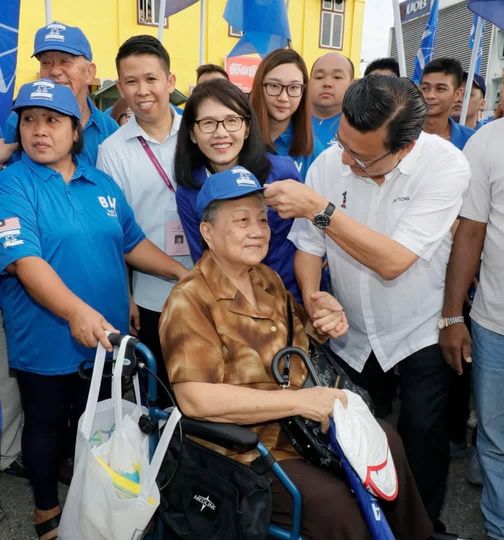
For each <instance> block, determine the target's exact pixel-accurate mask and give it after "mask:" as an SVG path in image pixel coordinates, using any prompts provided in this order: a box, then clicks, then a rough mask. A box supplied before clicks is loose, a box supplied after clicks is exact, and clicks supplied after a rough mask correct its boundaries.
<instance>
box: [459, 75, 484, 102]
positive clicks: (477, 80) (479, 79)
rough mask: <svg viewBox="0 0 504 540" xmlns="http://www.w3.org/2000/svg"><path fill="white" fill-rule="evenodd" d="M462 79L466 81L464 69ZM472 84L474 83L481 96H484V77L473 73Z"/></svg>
mask: <svg viewBox="0 0 504 540" xmlns="http://www.w3.org/2000/svg"><path fill="white" fill-rule="evenodd" d="M464 81H467V71H464ZM473 85H476V86H477V87H478V88H479V89H480V90H481V91H482V92H483V97H485V95H486V84H485V79H484V78H483V77H482V76H481V75H478V74H477V73H475V74H474V79H473Z"/></svg>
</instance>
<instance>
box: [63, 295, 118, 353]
mask: <svg viewBox="0 0 504 540" xmlns="http://www.w3.org/2000/svg"><path fill="white" fill-rule="evenodd" d="M68 324H69V325H70V331H71V333H72V336H73V337H74V338H75V339H76V340H77V341H78V342H79V343H80V344H81V345H84V346H85V347H91V348H94V347H96V346H97V345H98V342H100V343H101V344H102V345H103V347H104V348H105V349H106V350H107V351H112V349H113V347H112V344H111V343H110V341H109V339H108V337H107V334H106V333H105V331H109V332H115V333H119V330H116V329H115V328H114V327H113V326H112V325H111V324H110V323H108V322H107V321H106V320H105V318H104V317H103V315H101V314H100V313H98V312H97V311H96V310H94V309H93V308H92V307H90V306H88V305H87V304H85V303H84V302H82V304H80V305H79V306H78V307H77V308H76V309H75V310H74V311H73V312H72V313H71V314H70V316H69V317H68Z"/></svg>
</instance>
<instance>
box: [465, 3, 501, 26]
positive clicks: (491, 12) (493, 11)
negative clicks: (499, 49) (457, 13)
mask: <svg viewBox="0 0 504 540" xmlns="http://www.w3.org/2000/svg"><path fill="white" fill-rule="evenodd" d="M467 7H468V8H469V9H470V10H471V11H472V12H473V13H476V15H479V16H480V17H483V19H486V20H487V21H490V22H491V23H493V24H495V26H498V27H499V28H500V29H501V30H504V2H503V1H502V0H468V2H467Z"/></svg>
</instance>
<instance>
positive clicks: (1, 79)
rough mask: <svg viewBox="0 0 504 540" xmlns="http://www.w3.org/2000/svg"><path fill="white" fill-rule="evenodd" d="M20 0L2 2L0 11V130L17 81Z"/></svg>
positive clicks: (7, 113) (9, 108)
mask: <svg viewBox="0 0 504 540" xmlns="http://www.w3.org/2000/svg"><path fill="white" fill-rule="evenodd" d="M19 3H20V0H8V1H5V2H2V8H1V9H0V129H2V130H3V127H4V125H5V120H6V118H7V116H8V115H9V112H10V110H11V107H12V93H13V91H14V82H15V80H16V61H17V51H18V29H19Z"/></svg>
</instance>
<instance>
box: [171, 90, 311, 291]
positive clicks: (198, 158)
mask: <svg viewBox="0 0 504 540" xmlns="http://www.w3.org/2000/svg"><path fill="white" fill-rule="evenodd" d="M237 165H241V166H243V167H245V168H246V169H248V170H249V171H251V172H252V173H253V174H254V175H255V176H256V178H258V179H259V181H260V182H261V184H265V183H270V182H274V181H276V180H286V179H289V178H290V179H293V180H297V181H302V180H301V177H300V175H299V173H298V171H297V169H296V167H295V165H294V163H293V162H292V161H291V160H290V159H288V158H285V157H281V156H277V155H274V154H271V153H267V152H266V150H265V146H264V142H263V140H262V137H261V133H260V131H259V127H258V123H257V118H256V116H255V114H254V112H253V110H252V108H251V107H250V104H249V101H248V99H247V96H246V95H245V94H244V93H243V92H242V91H241V90H239V89H238V88H237V87H236V86H234V85H233V84H231V83H230V82H229V81H226V80H224V79H214V80H211V81H208V82H204V83H201V84H199V85H198V86H196V88H195V89H194V91H193V93H192V95H191V97H190V98H189V100H188V102H187V103H186V106H185V110H184V116H183V117H182V122H181V124H180V129H179V133H178V139H177V149H176V152H175V165H174V167H175V179H176V181H177V191H176V194H175V196H176V200H177V209H178V213H179V216H180V220H181V222H182V226H183V228H184V231H185V233H186V236H187V241H188V243H189V249H190V253H191V257H192V259H193V261H194V262H195V263H196V262H197V261H198V260H199V259H200V258H201V255H202V254H203V245H202V243H201V235H200V232H199V216H198V215H197V212H196V197H197V195H198V192H199V190H200V188H201V186H202V185H203V182H204V181H205V180H206V178H207V177H208V176H209V175H210V174H213V173H216V172H220V171H223V170H227V169H231V168H232V167H234V166H237ZM268 221H269V226H270V228H271V240H270V244H269V251H268V255H267V256H266V258H265V259H264V261H263V262H264V263H265V264H267V265H268V266H270V267H271V268H273V270H276V272H278V274H279V275H280V277H281V278H282V280H283V282H284V284H285V286H286V287H287V289H289V290H290V291H291V292H292V293H293V294H294V295H295V297H296V299H297V300H298V301H301V295H300V292H299V289H298V286H297V283H296V279H295V276H294V254H295V252H296V248H295V247H294V244H292V242H291V241H290V240H288V239H287V235H288V234H289V231H290V228H291V226H292V221H293V220H291V219H282V218H281V217H280V216H279V215H278V214H277V213H276V212H275V211H274V210H272V209H270V210H269V211H268Z"/></svg>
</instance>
